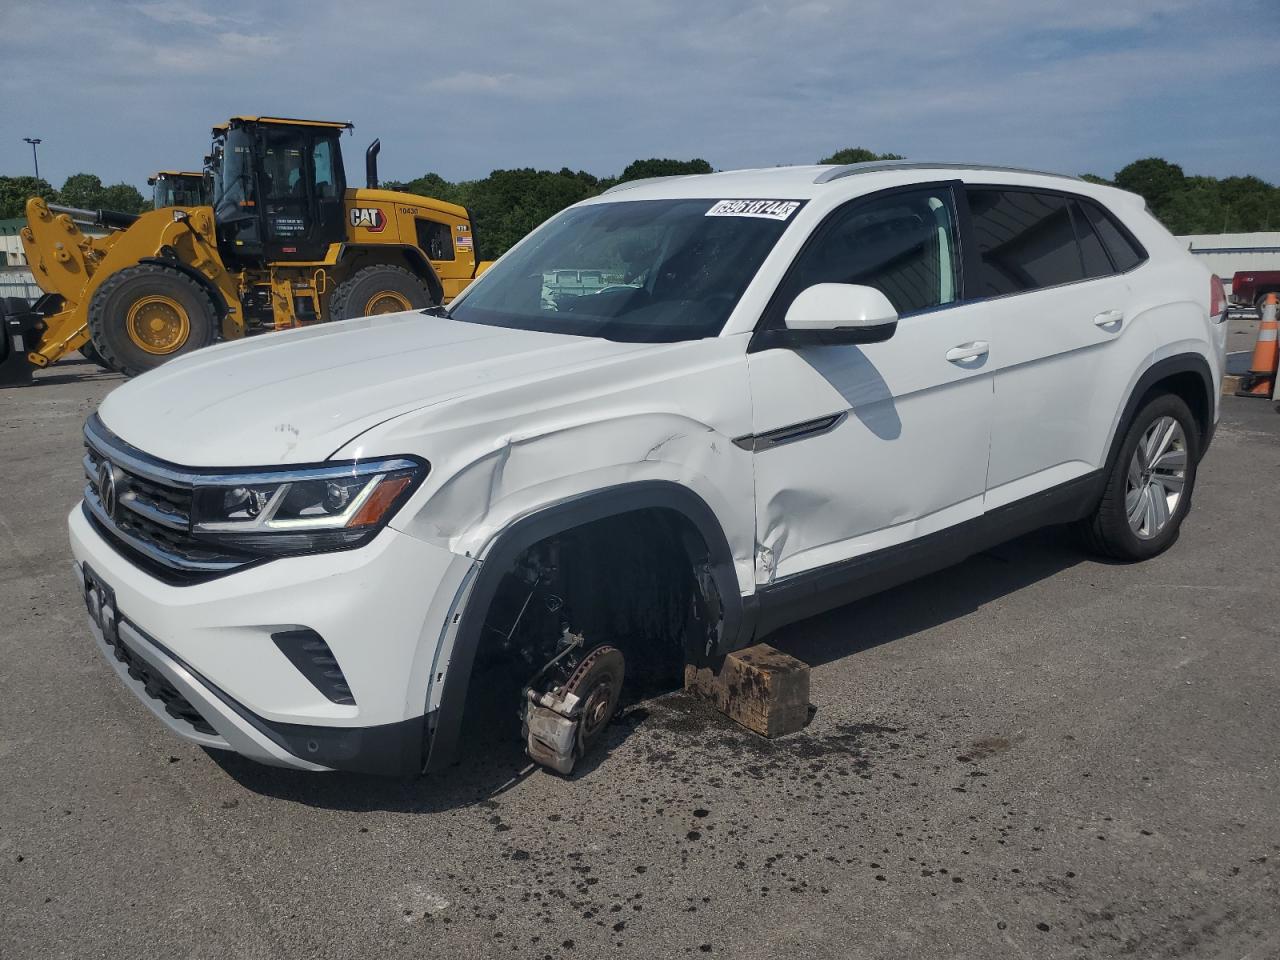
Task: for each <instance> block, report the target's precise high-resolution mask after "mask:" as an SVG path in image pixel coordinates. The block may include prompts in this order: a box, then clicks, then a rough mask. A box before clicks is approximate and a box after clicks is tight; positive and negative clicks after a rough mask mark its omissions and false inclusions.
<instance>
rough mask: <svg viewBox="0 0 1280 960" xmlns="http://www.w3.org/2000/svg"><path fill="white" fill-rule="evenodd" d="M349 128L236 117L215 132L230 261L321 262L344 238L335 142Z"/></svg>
mask: <svg viewBox="0 0 1280 960" xmlns="http://www.w3.org/2000/svg"><path fill="white" fill-rule="evenodd" d="M350 128H351V124H349V123H327V122H321V121H314V120H287V119H282V118H277V117H233V118H232V119H231V121H230V122H229V123H228V124H226V125H225V127H216V128H214V149H213V152H212V154H211V155H210V168H211V169H212V170H213V171H214V174H215V195H214V203H213V208H214V219H215V220H216V222H217V228H218V245H219V248H220V250H221V253H222V256H223V259H224V260H225V261H227V262H229V263H238V264H243V265H248V264H266V263H279V262H290V261H308V260H320V259H323V257H324V255H325V252H326V251H327V250H328V248H329V245H330V244H332V243H340V242H341V241H342V240H343V239H344V238H345V236H346V224H345V222H344V219H343V195H344V194H345V192H346V187H347V183H346V176H345V173H344V171H343V168H342V149H341V145H340V142H339V137H341V135H342V132H343V131H344V130H348V129H350Z"/></svg>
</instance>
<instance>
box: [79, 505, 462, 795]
mask: <svg viewBox="0 0 1280 960" xmlns="http://www.w3.org/2000/svg"><path fill="white" fill-rule="evenodd" d="M68 526H69V529H70V537H71V545H72V551H73V553H74V555H75V559H76V564H75V570H76V576H77V578H78V580H79V583H80V587H81V592H82V595H87V598H88V600H87V602H88V603H89V610H90V616H89V621H90V629H91V632H92V633H93V636H94V638H95V642H96V644H97V646H98V648H99V650H100V651H101V652H102V653H103V654H104V655H105V656H106V657H107V659H108V662H109V663H111V664H112V666H113V667H114V669H115V670H116V673H117V675H118V676H119V677H120V678H121V680H122V682H124V683H125V685H126V686H127V687H129V689H130V690H132V691H133V692H134V694H135V695H137V697H138V698H139V699H140V700H141V701H142V702H143V703H144V704H146V706H147V707H148V708H149V709H150V710H151V711H152V712H153V713H154V714H155V715H156V716H157V717H159V718H160V719H161V720H162V721H163V722H164V723H165V724H166V726H168V727H169V729H171V730H172V731H174V732H175V733H177V734H178V735H180V736H182V737H184V738H185V739H187V740H190V741H192V742H194V743H198V744H200V745H201V746H205V747H211V748H215V749H228V750H234V751H235V752H237V753H240V754H243V755H244V756H246V757H250V758H252V759H254V760H258V761H260V762H263V763H268V764H273V765H277V766H286V767H293V768H296V769H301V770H331V769H341V770H352V771H360V772H369V773H383V774H407V773H412V772H416V771H418V770H420V769H421V765H422V757H423V755H424V748H425V746H426V745H425V743H424V736H425V732H426V730H427V729H428V727H429V720H430V718H429V717H428V716H427V714H428V702H429V696H430V694H431V684H432V678H433V670H434V668H435V666H436V664H435V660H436V656H437V651H438V648H439V644H440V638H441V636H442V635H443V633H444V630H445V628H446V626H447V624H448V620H449V615H448V614H449V610H450V609H451V607H452V605H453V602H454V599H455V595H456V594H457V592H458V589H459V587H460V585H461V584H462V583H463V581H464V579H465V577H466V575H467V573H468V571H469V570H470V568H471V567H472V565H473V562H472V561H470V560H468V559H466V558H462V557H458V556H456V555H455V554H452V553H450V552H449V551H447V550H443V549H441V548H439V547H435V546H432V545H429V544H426V543H423V542H422V541H420V540H417V539H415V538H413V537H410V536H407V535H404V534H400V533H397V532H396V531H394V530H390V529H388V530H385V531H383V533H382V534H380V535H379V536H378V537H377V538H376V539H375V540H374V542H373V543H371V544H369V545H368V546H366V547H363V548H361V549H359V550H351V551H344V552H339V553H330V554H317V555H314V556H307V557H293V558H287V559H280V560H275V561H272V562H270V563H266V564H262V565H260V566H257V567H253V568H250V569H246V570H244V571H241V572H237V573H234V574H231V575H228V576H225V577H222V578H219V579H217V580H213V581H210V582H207V583H201V584H194V585H191V586H173V585H170V584H166V583H163V582H162V581H160V580H157V579H155V578H154V577H152V576H150V575H149V574H148V573H146V572H145V571H143V570H141V569H140V568H138V567H137V566H135V565H133V564H132V563H130V562H129V561H128V560H126V559H125V558H124V557H122V556H121V555H120V554H119V553H117V552H116V550H115V549H114V548H113V547H112V546H111V544H110V543H108V542H107V541H106V540H105V539H104V538H103V537H102V535H101V534H99V532H98V531H97V530H96V529H95V528H94V527H93V525H92V524H91V523H90V522H89V521H88V520H87V519H86V518H85V516H84V514H83V513H82V512H81V510H80V508H79V507H78V506H77V507H76V508H75V509H74V510H73V511H72V513H71V516H70V517H69V520H68ZM85 564H88V565H89V567H90V568H91V569H92V571H93V578H94V580H95V581H98V582H100V583H101V584H103V587H102V588H101V589H102V590H105V591H108V592H109V593H110V594H111V596H112V600H113V604H112V606H113V607H114V609H115V610H116V611H118V615H117V617H115V618H113V619H108V620H106V621H105V623H106V626H107V629H106V631H104V630H103V629H102V626H103V623H102V622H100V621H101V620H102V618H101V617H100V616H97V615H96V611H95V610H94V602H95V597H99V596H100V594H99V593H96V592H95V591H94V590H88V591H86V582H85V574H84V570H85ZM297 629H307V630H312V631H315V632H316V633H318V634H319V635H320V636H321V637H323V639H324V640H325V642H326V643H327V644H328V646H329V648H330V650H331V651H332V655H333V658H334V659H335V660H336V661H337V663H338V666H339V667H340V669H341V670H342V672H343V674H344V675H345V678H346V681H347V683H348V684H349V685H350V691H351V695H352V698H353V699H354V701H355V702H354V703H339V702H334V701H333V700H331V699H329V698H328V697H327V696H326V695H325V694H324V693H323V692H322V691H321V690H320V689H319V688H318V687H317V686H315V685H314V684H313V683H312V681H311V680H309V679H308V678H307V677H306V676H304V675H303V673H302V672H300V670H299V669H298V668H297V667H295V665H294V663H293V662H292V661H291V660H290V659H289V657H288V656H287V655H286V654H285V653H284V652H283V651H282V649H281V648H280V647H279V645H278V644H277V643H276V642H274V641H273V639H272V636H273V634H277V635H278V634H280V633H281V632H282V631H289V630H297ZM117 639H118V644H117V643H116V642H115V641H117ZM188 707H189V708H190V709H189V710H188V709H187V708H188Z"/></svg>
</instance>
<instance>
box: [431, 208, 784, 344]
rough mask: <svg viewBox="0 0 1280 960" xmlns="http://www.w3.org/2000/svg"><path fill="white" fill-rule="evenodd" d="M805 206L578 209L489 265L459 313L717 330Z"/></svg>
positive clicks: (678, 333)
mask: <svg viewBox="0 0 1280 960" xmlns="http://www.w3.org/2000/svg"><path fill="white" fill-rule="evenodd" d="M802 205H803V201H799V200H750V201H742V200H715V199H710V200H635V201H630V202H619V203H599V204H590V205H588V206H584V207H574V208H572V209H569V210H566V211H564V212H563V213H561V214H559V215H558V216H556V217H555V218H553V219H552V220H551V221H549V222H548V223H547V224H546V225H544V226H543V227H541V228H540V229H539V230H538V231H537V233H535V234H534V235H533V236H532V237H530V238H529V240H528V241H527V242H526V243H524V244H522V245H521V246H520V248H519V249H518V250H515V251H514V252H513V253H512V254H511V255H510V256H509V257H507V258H506V259H504V260H503V261H502V262H501V263H499V264H498V265H496V266H495V267H494V268H493V269H492V270H490V271H489V272H488V273H486V274H485V275H484V276H483V278H482V279H481V280H480V281H477V284H476V287H475V289H474V290H473V291H472V292H470V293H469V294H468V295H467V296H466V297H465V298H463V299H462V300H461V301H459V302H458V303H457V304H456V305H455V306H453V307H451V308H450V310H449V316H451V317H452V318H454V319H455V320H462V321H464V322H466V323H482V324H487V325H490V326H499V327H515V328H518V329H521V330H538V331H543V332H546V333H567V334H574V335H578V336H590V337H604V338H606V339H609V340H629V341H637V342H664V341H674V340H696V339H699V338H702V337H714V336H716V335H717V334H718V333H719V332H720V330H721V328H722V327H723V326H724V323H725V321H726V320H727V319H728V318H729V314H730V312H732V310H733V308H734V306H735V305H736V304H737V302H738V298H739V297H741V296H742V291H743V290H744V289H746V286H747V283H748V282H749V281H750V280H751V278H752V277H753V276H754V275H755V272H756V270H757V269H758V268H759V266H760V263H761V262H762V261H763V260H764V258H765V255H766V254H768V252H769V251H770V250H771V249H772V248H773V245H774V244H775V243H776V242H777V240H778V238H779V237H780V236H781V235H782V232H783V230H785V229H786V226H787V223H788V222H789V221H790V220H791V218H792V217H793V216H794V214H795V212H796V211H797V210H798V209H800V207H801V206H802Z"/></svg>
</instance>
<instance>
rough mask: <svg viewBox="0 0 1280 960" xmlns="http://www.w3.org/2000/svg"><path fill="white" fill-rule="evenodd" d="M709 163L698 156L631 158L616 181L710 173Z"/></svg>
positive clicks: (623, 181)
mask: <svg viewBox="0 0 1280 960" xmlns="http://www.w3.org/2000/svg"><path fill="white" fill-rule="evenodd" d="M711 172H713V171H712V168H711V164H709V163H707V161H705V160H703V159H702V158H700V157H698V158H695V159H693V160H669V159H665V158H658V157H653V158H651V159H649V160H632V161H631V162H630V163H629V164H627V166H626V168H625V169H624V170H623V171H622V174H621V176H619V177H618V179H617V181H616V182H617V183H625V182H626V181H628V180H644V179H646V178H648V177H683V176H688V175H689V174H693V173H711Z"/></svg>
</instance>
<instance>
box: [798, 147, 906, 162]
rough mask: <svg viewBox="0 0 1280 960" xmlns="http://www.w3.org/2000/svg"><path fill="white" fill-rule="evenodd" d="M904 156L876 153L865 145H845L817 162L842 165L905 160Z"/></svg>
mask: <svg viewBox="0 0 1280 960" xmlns="http://www.w3.org/2000/svg"><path fill="white" fill-rule="evenodd" d="M905 159H907V158H906V157H904V156H902V155H901V154H898V153H876V152H875V151H874V150H868V149H867V148H866V147H845V148H844V149H843V150H837V151H836V152H835V153H833V154H832V155H831V156H829V157H824V158H823V159H822V160H819V161H818V162H819V163H837V164H840V165H844V164H846V163H870V162H871V161H873V160H905Z"/></svg>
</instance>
